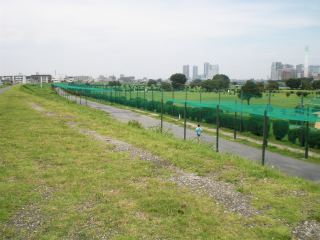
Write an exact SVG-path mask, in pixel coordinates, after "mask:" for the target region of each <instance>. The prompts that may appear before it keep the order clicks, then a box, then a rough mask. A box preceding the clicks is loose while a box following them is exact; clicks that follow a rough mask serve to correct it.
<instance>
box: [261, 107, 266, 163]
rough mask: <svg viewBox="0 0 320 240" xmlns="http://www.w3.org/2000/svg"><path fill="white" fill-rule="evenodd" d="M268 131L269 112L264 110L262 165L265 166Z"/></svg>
mask: <svg viewBox="0 0 320 240" xmlns="http://www.w3.org/2000/svg"><path fill="white" fill-rule="evenodd" d="M266 131H267V111H266V110H264V121H263V143H262V163H261V165H262V166H264V160H265V155H266Z"/></svg>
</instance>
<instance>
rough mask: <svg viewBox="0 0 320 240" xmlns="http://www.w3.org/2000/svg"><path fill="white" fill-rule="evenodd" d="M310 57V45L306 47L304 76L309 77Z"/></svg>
mask: <svg viewBox="0 0 320 240" xmlns="http://www.w3.org/2000/svg"><path fill="white" fill-rule="evenodd" d="M308 58H309V46H305V48H304V77H305V78H307V77H308V75H309V71H308V70H309V69H308V60H309V59H308Z"/></svg>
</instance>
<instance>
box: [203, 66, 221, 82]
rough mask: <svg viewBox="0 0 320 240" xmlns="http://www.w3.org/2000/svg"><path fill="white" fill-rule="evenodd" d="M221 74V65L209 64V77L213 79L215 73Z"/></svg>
mask: <svg viewBox="0 0 320 240" xmlns="http://www.w3.org/2000/svg"><path fill="white" fill-rule="evenodd" d="M217 74H219V65H218V64H217V65H211V64H210V65H209V68H208V73H207V75H206V78H207V79H212V78H213V77H214V76H215V75H217Z"/></svg>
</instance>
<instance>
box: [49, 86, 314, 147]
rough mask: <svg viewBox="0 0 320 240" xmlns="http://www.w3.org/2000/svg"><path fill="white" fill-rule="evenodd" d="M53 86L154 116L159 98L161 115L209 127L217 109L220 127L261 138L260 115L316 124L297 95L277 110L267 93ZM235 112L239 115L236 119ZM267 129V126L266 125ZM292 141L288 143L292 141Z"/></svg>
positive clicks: (261, 120)
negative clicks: (136, 109) (246, 132)
mask: <svg viewBox="0 0 320 240" xmlns="http://www.w3.org/2000/svg"><path fill="white" fill-rule="evenodd" d="M53 86H54V87H60V88H63V89H65V91H68V92H69V93H71V94H74V95H80V96H82V97H85V98H93V99H97V100H99V101H101V102H102V101H108V102H114V103H118V104H122V105H126V106H131V107H136V108H140V109H144V110H148V111H152V112H154V111H155V112H157V113H161V100H162V99H163V107H162V112H163V113H164V114H168V115H172V116H176V117H181V118H186V119H191V120H193V121H198V122H206V123H210V124H216V123H217V106H219V124H220V127H226V128H230V129H235V130H241V131H249V132H252V133H254V134H256V135H261V136H262V135H263V121H264V112H266V116H267V117H269V118H271V119H283V120H289V121H290V122H291V123H294V124H295V125H297V124H299V125H300V124H301V126H302V125H303V124H302V123H303V122H320V116H319V115H320V113H319V111H320V110H319V109H313V108H308V107H301V106H303V96H301V99H300V98H295V100H293V101H295V102H294V104H292V103H291V106H292V107H281V105H283V103H282V102H283V101H281V99H280V98H278V99H277V100H275V98H276V97H274V94H281V93H273V92H268V93H266V94H264V93H263V94H262V95H261V96H254V95H250V94H245V93H241V92H235V91H234V92H219V91H217V92H205V91H192V90H190V89H180V90H176V91H164V90H162V89H153V88H151V89H150V88H149V89H147V88H145V87H141V86H134V87H128V86H122V87H117V86H107V85H84V84H70V85H66V84H53ZM283 95H284V94H283ZM312 97H314V96H312ZM285 100H286V99H285ZM301 100H302V101H301ZM185 103H186V109H185ZM248 103H250V105H248ZM185 113H186V116H185ZM237 113H238V114H239V115H240V116H238V117H237V116H236V115H237ZM269 127H270V125H268V128H269ZM297 129H298V127H297ZM297 129H292V130H291V129H290V131H291V132H295V133H296V134H295V135H294V136H296V138H295V139H299V141H300V142H303V138H304V139H305V137H303V134H305V132H306V131H304V130H303V129H302V127H301V129H300V128H299V129H298V130H297ZM298 131H300V133H302V134H300V135H301V137H300V135H299V133H297V132H298ZM311 134H315V135H319V136H320V131H313V133H312V132H311ZM291 135H292V134H291ZM289 138H290V137H289ZM315 138H317V136H316V137H315ZM295 139H294V140H290V139H289V140H290V141H292V142H294V141H295ZM315 142H316V144H314V145H315V146H319V148H320V137H319V139H318V140H316V141H315ZM318 142H319V143H318ZM302 144H303V143H302Z"/></svg>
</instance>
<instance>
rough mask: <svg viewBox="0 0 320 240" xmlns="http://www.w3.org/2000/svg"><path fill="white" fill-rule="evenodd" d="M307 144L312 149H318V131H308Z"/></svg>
mask: <svg viewBox="0 0 320 240" xmlns="http://www.w3.org/2000/svg"><path fill="white" fill-rule="evenodd" d="M308 144H309V146H310V147H312V148H319V149H320V131H319V130H314V131H309V140H308Z"/></svg>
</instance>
